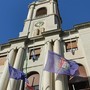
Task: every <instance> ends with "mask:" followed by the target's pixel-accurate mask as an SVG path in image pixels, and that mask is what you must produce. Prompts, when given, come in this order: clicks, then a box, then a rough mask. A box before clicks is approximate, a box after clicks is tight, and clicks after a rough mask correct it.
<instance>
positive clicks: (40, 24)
mask: <svg viewBox="0 0 90 90" xmlns="http://www.w3.org/2000/svg"><path fill="white" fill-rule="evenodd" d="M43 24H44V22H37V23H36V24H35V26H36V27H40V26H42V25H43Z"/></svg>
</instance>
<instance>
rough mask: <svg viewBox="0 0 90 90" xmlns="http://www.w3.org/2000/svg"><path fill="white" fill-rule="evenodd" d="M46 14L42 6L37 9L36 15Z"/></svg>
mask: <svg viewBox="0 0 90 90" xmlns="http://www.w3.org/2000/svg"><path fill="white" fill-rule="evenodd" d="M46 14H47V9H46V8H45V7H42V8H40V9H38V10H37V12H36V17H38V16H43V15H46Z"/></svg>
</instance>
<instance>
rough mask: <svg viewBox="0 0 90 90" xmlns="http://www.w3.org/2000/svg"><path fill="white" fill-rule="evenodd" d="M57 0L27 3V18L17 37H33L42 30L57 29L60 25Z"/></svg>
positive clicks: (39, 0) (38, 0)
mask: <svg viewBox="0 0 90 90" xmlns="http://www.w3.org/2000/svg"><path fill="white" fill-rule="evenodd" d="M57 2H58V1H57V0H37V1H36V2H33V3H31V4H30V5H29V11H28V15H27V19H26V20H25V24H24V28H23V31H22V32H20V35H19V37H22V36H28V37H29V38H30V37H35V36H38V35H41V34H42V32H45V31H51V30H57V29H59V28H60V27H61V18H60V14H59V10H58V3H57Z"/></svg>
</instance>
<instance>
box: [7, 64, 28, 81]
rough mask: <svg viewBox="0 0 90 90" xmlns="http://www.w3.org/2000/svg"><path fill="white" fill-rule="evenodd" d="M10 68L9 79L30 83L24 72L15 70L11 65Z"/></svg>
mask: <svg viewBox="0 0 90 90" xmlns="http://www.w3.org/2000/svg"><path fill="white" fill-rule="evenodd" d="M8 66H9V77H10V78H13V79H16V80H20V79H21V80H25V82H28V80H27V78H26V75H25V73H23V72H22V71H20V70H18V69H15V68H13V67H12V66H11V65H10V64H8Z"/></svg>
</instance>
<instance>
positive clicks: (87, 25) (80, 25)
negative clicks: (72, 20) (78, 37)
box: [74, 22, 90, 30]
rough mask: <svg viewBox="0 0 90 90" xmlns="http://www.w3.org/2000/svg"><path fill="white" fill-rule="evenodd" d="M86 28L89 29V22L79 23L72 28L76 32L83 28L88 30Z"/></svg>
mask: <svg viewBox="0 0 90 90" xmlns="http://www.w3.org/2000/svg"><path fill="white" fill-rule="evenodd" d="M88 27H90V22H86V23H81V24H77V25H75V26H74V28H75V29H76V30H80V29H84V28H88Z"/></svg>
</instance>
